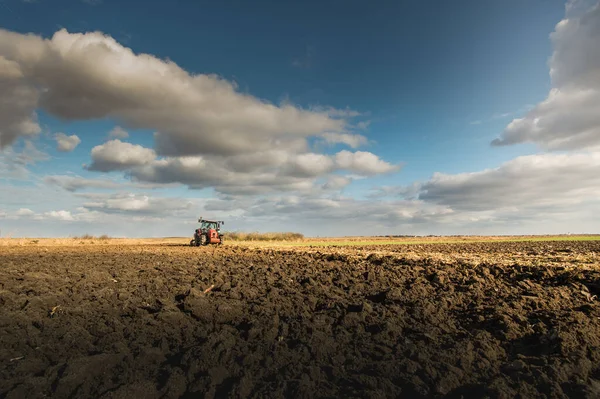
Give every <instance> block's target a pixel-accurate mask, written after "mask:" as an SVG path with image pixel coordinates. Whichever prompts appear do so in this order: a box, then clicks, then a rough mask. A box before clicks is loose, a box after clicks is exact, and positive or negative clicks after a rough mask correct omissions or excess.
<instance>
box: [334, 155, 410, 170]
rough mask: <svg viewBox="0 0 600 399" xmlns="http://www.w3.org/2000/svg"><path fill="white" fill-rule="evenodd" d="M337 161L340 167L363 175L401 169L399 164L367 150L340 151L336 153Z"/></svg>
mask: <svg viewBox="0 0 600 399" xmlns="http://www.w3.org/2000/svg"><path fill="white" fill-rule="evenodd" d="M335 162H336V165H337V166H338V168H339V169H346V170H349V171H352V172H355V173H358V174H363V175H376V174H379V173H390V172H395V171H398V170H399V169H400V166H399V165H392V164H390V163H388V162H385V161H383V160H381V159H380V158H379V157H378V156H377V155H375V154H373V153H371V152H366V151H356V152H350V151H345V150H344V151H340V152H338V153H337V154H336V155H335Z"/></svg>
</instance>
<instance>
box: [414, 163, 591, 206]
mask: <svg viewBox="0 0 600 399" xmlns="http://www.w3.org/2000/svg"><path fill="white" fill-rule="evenodd" d="M599 169H600V153H573V154H541V155H529V156H523V157H518V158H516V159H513V160H511V161H508V162H506V163H504V164H502V165H501V166H499V167H497V168H494V169H487V170H483V171H480V172H474V173H462V174H455V175H449V174H443V173H436V174H435V175H434V176H433V177H432V178H431V179H430V180H429V181H427V182H425V183H423V184H422V185H421V191H420V194H419V199H421V200H423V201H426V202H432V203H436V204H440V205H445V206H449V207H451V208H452V209H456V210H463V211H485V210H497V209H502V208H511V207H512V208H516V209H521V210H523V209H527V208H529V209H531V208H536V207H544V208H549V209H551V208H556V209H557V210H558V209H559V207H560V206H561V205H562V206H568V207H573V206H576V205H577V204H580V203H583V202H586V201H590V200H592V201H595V199H596V198H600V174H599V173H598V170H599Z"/></svg>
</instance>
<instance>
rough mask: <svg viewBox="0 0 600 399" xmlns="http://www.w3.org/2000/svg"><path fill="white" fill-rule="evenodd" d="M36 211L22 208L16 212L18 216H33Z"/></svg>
mask: <svg viewBox="0 0 600 399" xmlns="http://www.w3.org/2000/svg"><path fill="white" fill-rule="evenodd" d="M34 214H35V212H34V211H32V210H31V209H29V208H20V209H19V210H18V211H17V212H15V215H16V216H32V215H34Z"/></svg>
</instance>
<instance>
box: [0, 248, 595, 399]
mask: <svg viewBox="0 0 600 399" xmlns="http://www.w3.org/2000/svg"><path fill="white" fill-rule="evenodd" d="M389 241H390V240H383V239H382V240H374V242H366V241H353V242H351V243H345V244H343V243H339V242H338V243H336V242H333V241H332V242H329V243H328V242H327V241H319V242H317V241H305V242H299V243H293V244H291V245H290V244H287V245H284V244H277V243H266V244H265V243H261V244H256V243H242V244H226V245H224V246H222V247H200V248H196V247H188V246H185V243H186V241H185V240H184V239H182V240H175V239H171V240H162V241H160V240H159V241H156V240H155V241H128V240H96V241H93V240H92V241H80V240H74V239H65V240H62V241H61V240H5V241H3V242H1V243H0V398H7V399H8V398H25V397H27V398H38V397H56V398H79V397H100V398H137V397H139V398H142V397H143V398H162V397H164V398H181V397H184V398H187V397H189V398H193V397H234V398H237V397H371V398H383V397H408V398H419V397H426V398H460V397H464V398H467V397H468V398H485V397H488V398H512V397H523V398H530V397H531V398H543V397H546V398H566V397H588V398H597V397H600V306H599V305H598V299H597V295H599V293H600V241H596V240H581V241H579V240H563V241H555V240H552V239H549V240H545V241H537V242H530V241H522V240H521V241H514V242H511V241H506V240H487V241H486V242H480V241H478V240H462V241H464V242H446V243H443V242H437V243H436V242H435V240H429V241H431V242H427V243H419V242H418V241H413V243H412V244H394V243H393V242H392V243H390V242H389Z"/></svg>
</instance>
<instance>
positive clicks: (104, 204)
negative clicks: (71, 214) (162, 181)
mask: <svg viewBox="0 0 600 399" xmlns="http://www.w3.org/2000/svg"><path fill="white" fill-rule="evenodd" d="M83 207H84V208H85V209H87V210H89V211H97V212H103V213H129V214H143V215H154V216H168V215H178V214H181V213H182V212H183V213H185V214H188V213H194V212H195V208H196V207H197V204H196V203H195V202H194V201H192V200H189V199H182V198H174V197H168V198H162V197H151V196H148V195H143V194H133V193H127V194H109V195H95V196H92V197H91V200H90V201H87V202H85V203H84V204H83ZM196 213H197V212H196Z"/></svg>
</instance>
